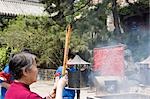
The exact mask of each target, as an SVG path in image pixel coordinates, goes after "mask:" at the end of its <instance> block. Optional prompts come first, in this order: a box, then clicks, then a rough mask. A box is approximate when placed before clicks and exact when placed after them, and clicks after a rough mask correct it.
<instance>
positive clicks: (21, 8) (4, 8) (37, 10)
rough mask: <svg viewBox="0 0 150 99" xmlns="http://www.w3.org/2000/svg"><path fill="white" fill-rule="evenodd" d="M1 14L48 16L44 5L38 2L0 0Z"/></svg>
mask: <svg viewBox="0 0 150 99" xmlns="http://www.w3.org/2000/svg"><path fill="white" fill-rule="evenodd" d="M0 14H1V15H33V16H46V15H48V14H47V13H46V12H44V6H43V5H42V4H37V3H31V2H30V3H29V2H24V1H20V2H15V1H4V0H0Z"/></svg>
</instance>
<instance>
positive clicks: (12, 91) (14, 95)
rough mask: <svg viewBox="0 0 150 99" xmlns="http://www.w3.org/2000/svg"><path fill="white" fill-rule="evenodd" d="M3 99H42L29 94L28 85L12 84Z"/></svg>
mask: <svg viewBox="0 0 150 99" xmlns="http://www.w3.org/2000/svg"><path fill="white" fill-rule="evenodd" d="M5 99H42V97H40V96H39V95H38V94H36V93H34V92H31V91H30V88H29V86H28V85H26V84H23V83H20V82H13V83H12V84H11V86H10V87H9V88H8V90H7V92H6V95H5Z"/></svg>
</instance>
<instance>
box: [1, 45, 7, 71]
mask: <svg viewBox="0 0 150 99" xmlns="http://www.w3.org/2000/svg"><path fill="white" fill-rule="evenodd" d="M5 64H6V48H0V70H2V68H3V67H4V65H5Z"/></svg>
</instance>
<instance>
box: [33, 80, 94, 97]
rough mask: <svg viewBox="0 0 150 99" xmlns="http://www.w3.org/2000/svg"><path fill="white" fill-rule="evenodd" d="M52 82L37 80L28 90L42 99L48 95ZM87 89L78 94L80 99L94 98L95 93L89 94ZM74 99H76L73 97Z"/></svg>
mask: <svg viewBox="0 0 150 99" xmlns="http://www.w3.org/2000/svg"><path fill="white" fill-rule="evenodd" d="M53 83H54V81H42V80H39V81H37V82H36V83H33V84H32V85H31V86H30V88H31V91H33V92H36V93H37V94H39V95H40V96H42V97H45V96H47V95H48V93H49V92H50V91H51V89H52V87H53ZM89 91H90V90H89V88H82V89H81V92H80V99H86V98H87V97H88V96H95V93H92V92H89ZM75 99H77V98H76V97H75Z"/></svg>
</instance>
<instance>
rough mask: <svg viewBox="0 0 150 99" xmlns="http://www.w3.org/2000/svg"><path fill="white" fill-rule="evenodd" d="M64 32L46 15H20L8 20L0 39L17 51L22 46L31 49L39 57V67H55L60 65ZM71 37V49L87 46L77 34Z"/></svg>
mask: <svg viewBox="0 0 150 99" xmlns="http://www.w3.org/2000/svg"><path fill="white" fill-rule="evenodd" d="M65 33H66V31H65V30H64V28H63V27H60V26H59V25H58V24H55V22H53V21H52V20H51V19H49V18H47V17H33V16H28V17H24V16H20V17H17V18H16V19H14V20H12V21H10V22H9V25H8V28H7V29H5V30H4V31H1V32H0V35H1V37H0V39H1V40H2V41H3V43H5V44H7V46H9V47H11V48H13V49H15V50H16V51H17V52H20V51H21V50H22V49H23V48H29V49H31V50H32V51H33V52H34V53H35V54H36V55H37V56H38V57H39V58H40V63H41V67H44V68H47V67H51V68H56V67H57V66H59V65H62V61H63V51H64V45H65V44H64V42H65V36H66V35H65ZM71 38H72V40H71V45H72V46H71V47H70V49H71V50H72V51H74V52H78V51H79V50H81V51H82V50H85V49H86V48H87V46H86V45H87V44H85V43H86V40H83V41H82V40H80V39H76V38H79V35H73V36H72V37H71ZM79 43H81V45H79ZM74 46H76V47H74Z"/></svg>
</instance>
